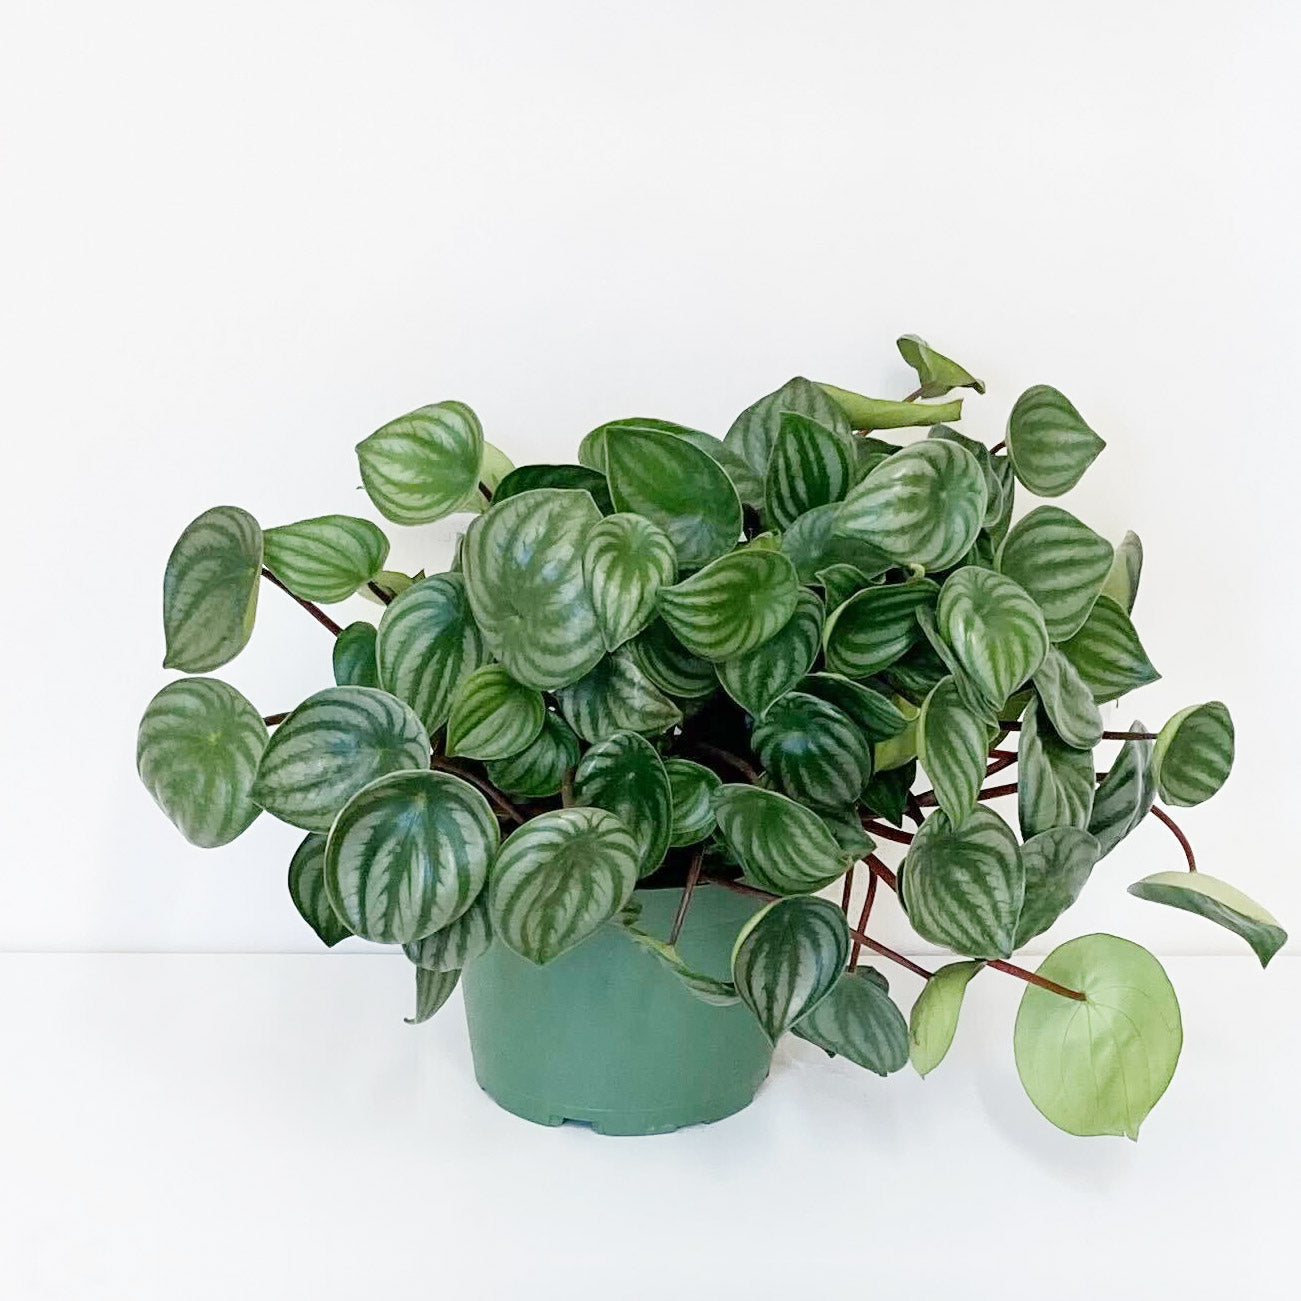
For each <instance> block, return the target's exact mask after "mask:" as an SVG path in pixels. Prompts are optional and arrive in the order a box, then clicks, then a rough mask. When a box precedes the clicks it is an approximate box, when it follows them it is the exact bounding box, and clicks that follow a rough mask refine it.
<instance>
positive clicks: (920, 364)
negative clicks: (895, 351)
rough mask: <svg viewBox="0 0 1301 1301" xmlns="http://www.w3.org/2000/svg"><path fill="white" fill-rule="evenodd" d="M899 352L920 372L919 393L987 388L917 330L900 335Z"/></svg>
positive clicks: (932, 394) (938, 394)
mask: <svg viewBox="0 0 1301 1301" xmlns="http://www.w3.org/2000/svg"><path fill="white" fill-rule="evenodd" d="M895 342H896V344H897V346H898V348H899V355H900V356H901V357H902V358H903V359H904V361H906V362H907V363H908V364H909V365H910V366H911V367H912V368H913V370H915V371H916V372H917V382H918V385H919V387H918V389H917V396H918V397H920V398H942V397H943V396H944V395H945V394H946V393H948V392H949V391H950V390H952V389H955V388H973V389H975V390H976V392H977V393H983V392H984V391H985V384H984V381H983V380H978V379H977V378H976V377H975V376H974V375H973V374H972V373H971V372H970V371H969V370H966V369H964V368H963V367H962V366H959V365H958V363H957V362H956V361H953V360H951V359H950V358H948V357H946V356H945V355H944V354H943V353H942V352H936V351H935V349H934V348H932V347H931V345H930V344H929V343H927V342H926V340H925V339H923V338H921V337H920V336H919V335H916V334H905V335H902V336H901V337H900V338H899V339H897V340H896V341H895Z"/></svg>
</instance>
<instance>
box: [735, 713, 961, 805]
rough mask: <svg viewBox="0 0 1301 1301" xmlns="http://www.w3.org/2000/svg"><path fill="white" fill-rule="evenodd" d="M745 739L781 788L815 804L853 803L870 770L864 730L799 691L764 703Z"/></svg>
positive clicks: (844, 716)
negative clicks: (748, 736)
mask: <svg viewBox="0 0 1301 1301" xmlns="http://www.w3.org/2000/svg"><path fill="white" fill-rule="evenodd" d="M750 744H751V746H752V748H753V749H754V752H755V753H756V754H757V755H758V756H759V759H760V761H761V762H762V763H763V766H764V768H765V769H766V770H767V772H768V773H769V774H770V775H771V776H772V778H773V780H774V781H775V782H776V784H777V785H778V786H779V787H780V788H781V789H782V790H783V791H784V792H785V793H786V794H788V795H790V796H791V797H792V798H794V799H797V800H799V801H800V803H801V804H810V805H812V806H814V807H815V808H828V809H837V808H841V807H843V806H845V805H849V804H853V803H855V802H856V801H857V800H858V797H859V796H860V795H861V794H862V792H863V787H864V786H865V785H866V784H867V780H868V778H869V777H871V775H872V747H871V743H870V742H869V741H868V738H867V736H866V735H865V734H864V733H863V732H862V731H860V730H859V728H858V727H856V726H855V725H854V723H853V722H852V721H851V720H850V719H849V718H848V717H847V716H846V715H845V714H844V713H842V712H841V711H840V710H839V709H837V708H836V706H835V705H830V704H828V703H827V702H826V701H825V700H820V699H818V697H817V696H810V695H806V694H805V693H803V692H801V691H789V692H787V693H786V694H785V695H784V696H782V697H781V699H780V700H777V701H775V702H774V703H773V704H772V705H770V706H769V707H768V710H767V711H766V713H765V714H764V716H763V717H762V718H761V719H760V720H759V721H758V722H757V723H756V724H755V728H754V731H753V733H752V734H751V737H750ZM982 771H983V769H982Z"/></svg>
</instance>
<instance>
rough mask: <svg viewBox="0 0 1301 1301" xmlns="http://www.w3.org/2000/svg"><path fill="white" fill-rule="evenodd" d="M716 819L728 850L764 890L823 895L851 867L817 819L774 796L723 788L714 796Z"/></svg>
mask: <svg viewBox="0 0 1301 1301" xmlns="http://www.w3.org/2000/svg"><path fill="white" fill-rule="evenodd" d="M714 815H715V817H717V819H718V829H719V831H720V832H721V833H722V835H723V839H724V840H725V841H726V842H727V846H728V848H729V849H730V850H731V851H732V853H733V854H735V855H736V858H737V861H738V862H740V864H741V866H742V867H744V869H745V871H746V874H747V875H748V876H750V877H751V878H752V879H753V880H754V881H755V882H756V883H757V884H758V885H760V886H762V887H763V888H764V889H765V890H771V891H773V892H774V893H776V894H804V893H808V892H810V891H813V890H822V889H825V888H826V887H827V886H828V885H830V884H831V883H832V882H833V881H834V880H836V879H837V878H838V877H840V876H843V875H844V873H845V871H846V870H847V869H848V867H849V863H850V859H849V855H848V854H846V853H845V852H844V851H843V850H842V849H841V848H840V845H839V844H838V843H837V842H836V838H835V837H834V836H833V835H832V834H831V832H830V831H829V830H828V829H827V826H826V824H825V823H824V822H823V821H822V820H821V819H820V818H819V817H818V816H817V814H815V813H814V812H813V811H812V810H811V809H806V808H805V807H804V806H803V805H802V804H797V803H796V802H795V801H794V800H792V799H788V798H787V797H786V796H785V795H780V794H778V793H777V792H776V791H767V790H761V789H759V788H758V787H755V786H743V785H725V786H722V787H720V788H719V790H718V791H717V792H716V793H715V795H714Z"/></svg>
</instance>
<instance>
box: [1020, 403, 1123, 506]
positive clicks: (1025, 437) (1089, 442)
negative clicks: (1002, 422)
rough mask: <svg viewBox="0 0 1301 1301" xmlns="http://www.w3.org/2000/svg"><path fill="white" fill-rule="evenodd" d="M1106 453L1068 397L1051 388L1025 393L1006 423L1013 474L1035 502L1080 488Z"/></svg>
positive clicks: (1099, 440)
mask: <svg viewBox="0 0 1301 1301" xmlns="http://www.w3.org/2000/svg"><path fill="white" fill-rule="evenodd" d="M1104 447H1106V443H1104V442H1103V441H1102V439H1101V438H1099V437H1098V435H1097V434H1095V433H1094V432H1093V430H1092V429H1090V428H1089V426H1088V425H1086V424H1085V423H1084V419H1083V417H1082V416H1081V415H1080V413H1079V412H1078V411H1076V409H1075V408H1074V407H1073V406H1072V405H1071V404H1070V402H1069V401H1068V400H1067V398H1066V396H1065V394H1063V393H1060V392H1058V390H1057V389H1055V388H1052V387H1050V386H1049V385H1047V384H1036V385H1035V386H1034V387H1033V388H1029V389H1026V391H1025V392H1024V393H1022V394H1021V396H1020V397H1019V398H1017V400H1016V405H1015V406H1014V407H1013V408H1012V414H1011V415H1010V416H1009V417H1008V419H1007V453H1008V456H1009V457H1011V460H1012V468H1013V469H1014V470H1015V471H1016V477H1017V478H1018V479H1020V481H1021V482H1022V483H1023V484H1025V486H1026V487H1027V488H1029V489H1030V491H1031V492H1032V493H1034V494H1035V496H1036V497H1060V496H1061V495H1062V493H1064V492H1068V491H1069V490H1070V489H1071V488H1073V487H1075V485H1076V484H1077V483H1078V482H1079V481H1080V478H1081V476H1082V475H1083V474H1084V471H1085V470H1087V469H1088V468H1089V466H1090V465H1092V464H1093V462H1094V460H1095V458H1096V457H1097V455H1098V453H1099V452H1101V451H1102V449H1103V448H1104Z"/></svg>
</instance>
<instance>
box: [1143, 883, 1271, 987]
mask: <svg viewBox="0 0 1301 1301" xmlns="http://www.w3.org/2000/svg"><path fill="white" fill-rule="evenodd" d="M1129 893H1130V894H1132V895H1134V896H1136V897H1137V898H1139V899H1148V900H1150V901H1151V902H1152V903H1163V904H1167V905H1169V907H1171V908H1182V909H1183V910H1184V912H1190V913H1196V914H1197V915H1198V916H1199V917H1205V918H1206V919H1207V920H1208V921H1212V922H1215V923H1216V925H1218V926H1223V927H1224V928H1225V929H1226V930H1230V931H1232V932H1233V933H1234V934H1235V935H1240V936H1241V937H1242V938H1243V939H1244V940H1246V941H1247V943H1248V944H1249V945H1251V951H1252V952H1253V953H1254V954H1255V955H1256V957H1257V958H1259V959H1260V965H1261V966H1262V967H1267V966H1269V960H1270V959H1271V958H1272V957H1273V956H1274V954H1276V953H1277V952H1278V951H1279V949H1281V948H1282V947H1283V945H1284V944H1286V943H1287V932H1286V931H1285V930H1284V929H1283V928H1282V927H1281V926H1280V925H1279V924H1278V921H1277V919H1276V918H1275V917H1274V916H1273V915H1272V914H1271V913H1269V912H1267V911H1266V910H1265V909H1264V908H1262V907H1261V906H1260V904H1258V903H1257V902H1256V901H1255V900H1254V899H1251V898H1249V897H1248V896H1247V895H1245V894H1243V893H1242V891H1241V890H1238V889H1235V888H1234V887H1233V886H1231V885H1230V884H1229V883H1228V882H1227V881H1221V880H1219V879H1218V878H1217V877H1214V876H1207V874H1206V873H1205V872H1156V873H1154V874H1153V875H1152V876H1145V877H1144V878H1143V879H1142V880H1141V881H1135V882H1134V884H1133V885H1131V886H1130V887H1129Z"/></svg>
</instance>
